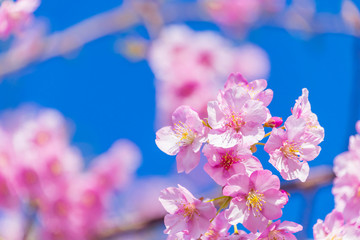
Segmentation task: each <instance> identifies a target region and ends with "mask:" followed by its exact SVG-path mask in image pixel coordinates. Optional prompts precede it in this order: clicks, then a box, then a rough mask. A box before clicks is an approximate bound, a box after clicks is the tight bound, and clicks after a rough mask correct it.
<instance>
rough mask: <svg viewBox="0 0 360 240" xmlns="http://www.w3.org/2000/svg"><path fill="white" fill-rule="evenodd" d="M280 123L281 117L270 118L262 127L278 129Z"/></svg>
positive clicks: (281, 121)
mask: <svg viewBox="0 0 360 240" xmlns="http://www.w3.org/2000/svg"><path fill="white" fill-rule="evenodd" d="M282 123H283V120H282V118H281V117H272V118H270V119H269V120H268V121H267V122H266V123H265V124H264V127H271V128H273V127H280V126H281V124H282Z"/></svg>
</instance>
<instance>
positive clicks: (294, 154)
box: [280, 141, 299, 159]
mask: <svg viewBox="0 0 360 240" xmlns="http://www.w3.org/2000/svg"><path fill="white" fill-rule="evenodd" d="M280 150H281V152H282V153H283V154H284V155H285V157H287V158H291V159H294V158H296V159H298V158H299V149H298V146H297V145H296V143H289V142H287V141H286V142H285V143H284V145H283V146H282V147H281V148H280Z"/></svg>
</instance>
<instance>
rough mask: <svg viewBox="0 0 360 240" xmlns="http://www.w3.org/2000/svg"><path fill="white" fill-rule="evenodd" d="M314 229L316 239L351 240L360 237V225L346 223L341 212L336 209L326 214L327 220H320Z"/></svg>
mask: <svg viewBox="0 0 360 240" xmlns="http://www.w3.org/2000/svg"><path fill="white" fill-rule="evenodd" d="M313 229H314V239H315V240H332V239H344V240H351V239H358V238H359V237H360V227H359V226H356V225H352V224H346V223H344V218H343V216H342V214H341V212H338V211H335V210H333V211H332V212H331V213H329V214H328V215H327V216H326V218H325V221H322V220H318V221H317V223H316V224H315V225H314V227H313Z"/></svg>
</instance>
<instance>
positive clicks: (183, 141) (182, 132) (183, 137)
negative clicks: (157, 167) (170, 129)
mask: <svg viewBox="0 0 360 240" xmlns="http://www.w3.org/2000/svg"><path fill="white" fill-rule="evenodd" d="M174 132H175V135H176V136H177V137H178V138H179V142H178V144H179V145H180V146H185V145H190V144H192V142H193V141H194V139H195V137H196V134H195V133H194V131H193V130H192V129H191V128H190V127H189V126H188V125H186V124H185V123H183V122H181V121H179V123H175V128H174Z"/></svg>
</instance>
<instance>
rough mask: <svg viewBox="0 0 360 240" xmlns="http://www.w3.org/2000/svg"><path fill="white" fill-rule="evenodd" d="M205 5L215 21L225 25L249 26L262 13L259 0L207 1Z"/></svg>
mask: <svg viewBox="0 0 360 240" xmlns="http://www.w3.org/2000/svg"><path fill="white" fill-rule="evenodd" d="M204 4H205V6H206V8H207V10H208V11H209V13H210V15H211V16H212V17H213V18H214V19H215V21H217V22H219V23H221V24H225V25H230V26H231V25H240V26H243V27H245V26H247V25H249V24H250V23H253V22H255V21H256V20H257V19H258V18H259V16H260V13H261V3H260V1H258V0H227V1H226V0H225V1H224V0H205V1H204Z"/></svg>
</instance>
